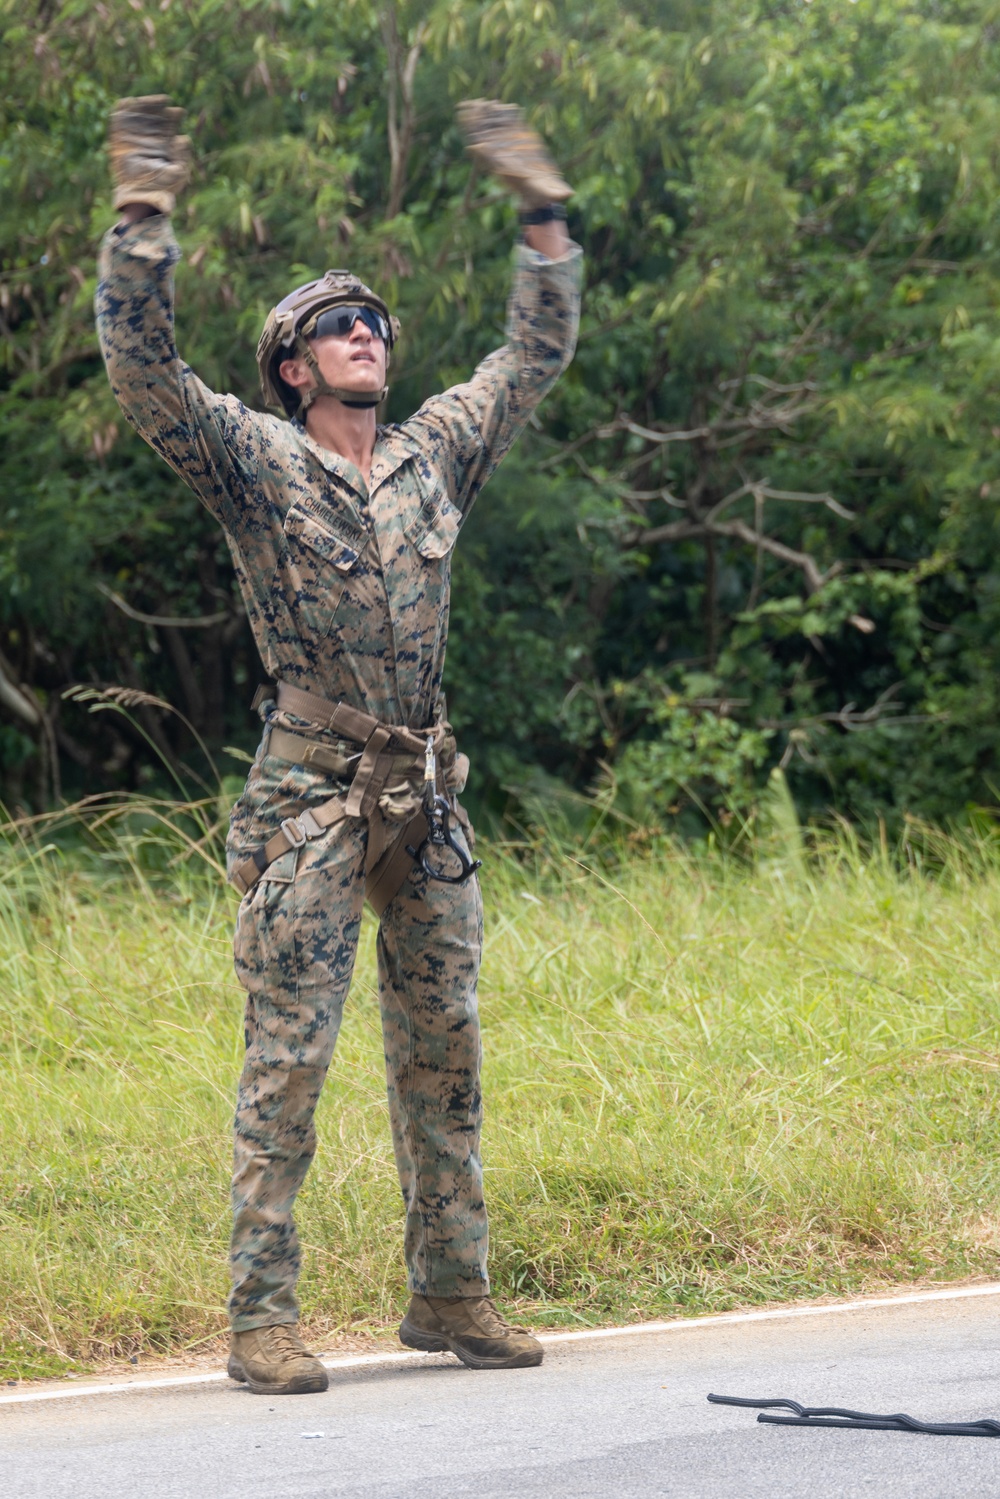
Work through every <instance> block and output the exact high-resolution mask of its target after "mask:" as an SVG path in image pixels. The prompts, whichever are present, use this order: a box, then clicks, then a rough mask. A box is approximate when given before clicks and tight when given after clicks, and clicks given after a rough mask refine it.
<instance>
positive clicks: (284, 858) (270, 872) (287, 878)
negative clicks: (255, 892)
mask: <svg viewBox="0 0 1000 1499" xmlns="http://www.w3.org/2000/svg"><path fill="white" fill-rule="evenodd" d="M298 856H299V851H298V849H297V848H289V849H286V851H285V852H284V853H283V854H280V855H279V857H278V858H277V859H275V860H274V862H273V863H272V864H269V865H268V866H267V868H266V869H265V870H264V873H263V874H262V875H261V877H260V883H261V884H262V885H290V884H291V883H292V881H293V880H294V879H295V865H296V863H297V862H298Z"/></svg>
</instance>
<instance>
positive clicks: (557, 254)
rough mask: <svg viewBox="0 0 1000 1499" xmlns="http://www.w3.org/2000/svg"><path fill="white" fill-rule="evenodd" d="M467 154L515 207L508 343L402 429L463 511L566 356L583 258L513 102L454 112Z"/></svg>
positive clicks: (536, 142)
mask: <svg viewBox="0 0 1000 1499" xmlns="http://www.w3.org/2000/svg"><path fill="white" fill-rule="evenodd" d="M459 122H460V124H461V126H462V128H463V130H464V131H465V134H466V138H467V142H468V149H469V154H470V155H471V156H472V157H473V158H474V159H475V160H476V161H477V162H479V163H480V164H481V165H483V166H484V167H486V169H487V170H489V171H491V172H493V173H495V175H497V176H498V177H500V179H501V181H503V182H504V183H505V184H506V185H507V186H508V187H509V188H510V189H511V191H512V192H514V193H515V194H516V195H517V197H518V199H519V202H520V207H521V221H522V224H523V226H524V239H525V243H524V244H523V245H521V246H520V247H519V248H518V250H517V252H516V259H515V273H514V284H513V287H512V288H511V294H510V300H509V302H508V304H507V342H506V343H505V345H504V346H503V348H501V349H497V350H496V351H495V353H493V354H490V355H488V357H487V358H486V359H484V360H483V362H482V363H481V364H480V365H479V366H478V368H477V369H476V372H475V374H474V375H473V376H472V379H471V380H469V381H467V382H466V383H465V384H463V385H455V386H453V387H452V388H451V389H450V390H446V391H445V392H444V393H443V394H442V395H439V396H433V397H432V398H431V399H430V400H429V401H426V402H425V403H424V405H423V406H422V407H421V408H420V410H419V411H418V412H417V413H416V415H415V416H413V417H411V418H410V420H409V421H408V422H406V423H405V424H404V425H405V429H406V430H407V431H408V432H414V435H417V436H419V437H421V438H422V439H423V440H424V443H425V445H426V444H427V442H428V440H430V446H431V448H432V449H433V447H434V446H438V447H439V448H440V451H441V464H440V467H441V469H442V470H443V472H444V474H445V476H446V480H447V485H448V494H449V499H450V500H451V501H452V503H453V504H454V505H456V506H457V507H458V509H459V510H461V511H462V512H463V513H465V512H467V511H468V510H469V508H470V506H471V505H472V503H473V501H474V500H475V498H476V495H477V494H478V493H479V490H480V489H481V488H482V486H483V485H484V484H485V483H486V480H487V479H488V478H489V477H490V475H491V474H492V473H493V471H494V470H495V469H496V467H497V465H498V464H499V463H500V461H501V459H502V458H503V457H504V455H505V454H506V453H507V452H508V451H509V450H510V448H511V446H512V444H513V443H514V441H515V440H516V438H517V437H518V435H519V434H520V432H521V431H522V430H523V428H524V427H525V426H526V424H527V422H528V419H529V417H530V416H531V413H532V412H533V411H534V409H535V407H536V406H537V405H538V403H539V402H540V401H541V400H542V398H543V397H544V396H545V395H546V394H547V393H548V391H550V390H551V389H552V386H553V385H554V384H555V382H556V380H558V378H559V376H560V375H561V374H562V372H563V370H564V369H565V368H566V366H567V365H568V364H569V362H570V360H571V359H572V358H573V351H574V349H575V348H576V335H577V329H578V326H579V321H580V281H581V277H582V269H583V256H582V252H581V250H580V248H579V246H578V245H574V244H573V242H572V240H570V238H569V236H568V235H567V233H566V225H565V219H566V214H565V210H564V209H563V208H562V207H561V203H562V201H563V200H564V199H565V198H568V197H569V196H570V191H571V190H570V188H569V187H568V186H567V184H566V182H565V181H564V180H563V178H562V177H561V176H560V174H559V171H558V169H557V168H556V166H555V165H554V163H553V162H552V159H551V157H550V156H549V154H548V152H547V151H546V149H545V147H544V145H543V144H542V142H541V140H540V139H539V137H538V136H537V135H536V133H535V132H534V131H533V130H532V129H531V128H530V127H529V126H528V125H526V124H525V122H524V119H523V116H522V114H521V111H520V110H519V109H518V108H517V106H516V105H512V104H500V103H498V102H496V101H494V100H485V99H473V100H469V101H467V102H466V103H465V104H463V105H460V106H459Z"/></svg>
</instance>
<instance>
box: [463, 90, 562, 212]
mask: <svg viewBox="0 0 1000 1499" xmlns="http://www.w3.org/2000/svg"><path fill="white" fill-rule="evenodd" d="M457 113H458V124H459V129H460V130H461V131H462V133H463V135H464V136H465V141H466V150H467V151H468V153H469V155H470V156H471V157H472V159H473V161H476V162H478V163H479V165H480V166H481V167H482V168H483V169H484V170H485V171H487V172H492V174H493V176H494V177H499V178H500V181H501V182H503V183H504V184H505V185H506V186H507V187H509V188H510V190H511V192H512V193H516V194H517V196H518V197H519V198H520V199H521V202H522V203H523V204H524V207H525V208H528V209H531V208H541V207H543V206H544V204H546V203H561V202H562V201H563V199H564V198H569V197H572V195H573V189H572V188H571V187H570V186H569V185H568V183H567V182H566V181H565V179H564V178H563V176H562V174H561V173H560V171H559V168H558V167H557V166H556V164H555V162H554V161H553V160H552V157H551V156H550V155H549V153H548V151H547V150H546V149H545V146H544V144H543V142H542V139H541V137H540V136H539V135H538V133H537V131H535V130H533V129H532V128H531V126H530V125H529V124H527V122H526V121H525V118H524V115H523V113H522V111H521V110H520V109H519V108H518V106H517V105H516V104H501V103H500V101H499V99H466V100H464V101H463V102H462V103H461V104H460V105H459V106H458V111H457Z"/></svg>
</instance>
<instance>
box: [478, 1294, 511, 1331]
mask: <svg viewBox="0 0 1000 1499" xmlns="http://www.w3.org/2000/svg"><path fill="white" fill-rule="evenodd" d="M478 1311H479V1320H480V1321H481V1322H482V1324H483V1327H484V1328H485V1329H486V1331H487V1332H491V1333H501V1334H504V1333H508V1332H516V1331H517V1328H516V1327H514V1326H512V1324H511V1323H510V1322H508V1321H507V1318H506V1317H505V1316H504V1315H503V1313H502V1312H501V1311H500V1310H499V1309H498V1307H497V1304H496V1302H495V1301H494V1300H493V1297H492V1296H484V1297H483V1298H482V1300H481V1301H480V1303H479V1307H478Z"/></svg>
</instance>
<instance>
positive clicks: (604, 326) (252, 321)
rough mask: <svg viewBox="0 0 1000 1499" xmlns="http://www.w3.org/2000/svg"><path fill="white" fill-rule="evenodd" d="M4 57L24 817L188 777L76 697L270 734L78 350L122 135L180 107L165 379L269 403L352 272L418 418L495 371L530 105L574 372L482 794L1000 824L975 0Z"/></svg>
mask: <svg viewBox="0 0 1000 1499" xmlns="http://www.w3.org/2000/svg"><path fill="white" fill-rule="evenodd" d="M0 27H2V33H3V43H4V45H3V49H2V54H0V70H2V74H3V85H4V87H3V103H2V105H0V110H2V114H0V120H2V126H0V129H2V144H0V184H2V188H3V192H2V195H0V318H2V321H0V334H2V340H3V342H2V350H3V364H2V368H0V403H2V406H3V417H4V430H5V434H6V435H5V443H4V447H3V450H2V452H0V472H2V479H3V488H2V498H0V570H2V583H3V586H2V587H0V719H2V723H0V763H2V765H3V769H4V782H5V788H6V795H7V798H8V800H14V801H17V800H26V801H34V802H36V803H37V802H38V801H40V800H41V799H43V798H45V797H51V796H52V795H53V794H58V791H59V789H60V786H61V785H62V786H65V787H66V788H83V787H85V788H87V789H96V788H97V787H99V786H101V785H108V784H127V785H136V784H140V783H141V782H142V781H143V779H144V778H148V777H149V776H150V775H151V774H154V773H155V770H154V767H153V766H152V765H151V763H150V756H149V751H148V746H147V744H146V742H145V740H144V739H142V738H141V736H140V735H139V734H136V735H135V736H134V737H132V738H130V737H127V736H128V735H129V734H130V730H129V728H128V725H127V723H126V721H125V720H123V719H121V718H120V717H118V716H113V715H100V716H98V717H96V718H94V717H87V716H86V714H85V712H84V710H83V708H82V707H79V706H76V705H74V704H73V703H72V702H67V701H65V700H64V699H63V697H62V692H63V690H64V689H65V688H67V687H68V686H70V685H72V684H74V683H77V682H93V683H101V682H118V683H122V684H124V685H127V686H133V687H142V688H144V689H146V690H147V691H149V692H151V693H156V694H161V695H162V696H164V697H165V698H167V699H169V700H171V701H174V702H176V703H177V704H178V706H180V707H181V708H183V710H184V712H185V713H186V715H187V716H188V718H189V719H190V720H191V722H192V723H193V724H194V726H195V727H196V728H197V729H198V731H199V732H201V733H202V734H204V736H205V737H206V739H207V740H208V741H209V743H210V744H211V745H212V746H213V747H218V746H219V745H220V744H222V743H237V744H243V745H245V746H246V745H250V744H251V743H252V740H253V722H252V720H251V719H250V718H249V716H248V712H247V709H246V699H247V697H248V696H249V693H250V690H251V688H252V685H253V683H254V682H255V680H256V679H257V673H258V671H259V668H258V667H257V664H256V661H255V653H254V650H253V646H252V642H251V640H250V637H249V632H248V630H247V628H246V626H245V624H244V623H243V620H242V613H241V608H240V604H239V601H238V598H237V596H236V594H235V590H234V586H233V581H232V577H231V572H230V569H229V563H228V558H227V554H226V551H225V547H224V545H223V544H222V542H221V538H220V536H219V535H218V533H217V530H216V528H215V526H214V523H213V522H211V521H210V520H209V519H208V517H207V516H205V515H203V514H202V513H201V511H200V510H199V508H198V505H197V502H196V501H195V500H194V499H193V497H192V496H190V495H188V494H187V492H186V491H184V490H183V489H182V488H181V487H180V486H179V484H178V482H177V481H176V480H175V479H174V478H173V477H172V475H171V474H170V473H169V471H168V470H167V469H166V468H165V467H164V466H163V465H161V464H160V463H159V462H158V461H157V460H156V458H155V457H154V455H153V454H152V453H151V452H149V451H148V450H147V449H145V448H144V447H143V446H142V444H141V443H140V442H139V441H138V440H137V439H135V438H134V436H133V435H132V434H131V432H129V431H128V430H127V429H126V428H125V426H124V423H123V422H122V421H121V419H120V418H119V416H118V413H117V411H116V409H115V406H114V403H113V400H112V398H111V395H110V392H109V390H108V388H107V383H106V380H105V377H104V374H103V370H102V369H101V367H100V361H99V358H98V355H97V348H96V342H95V339H94V335H93V329H92V321H91V312H90V304H91V299H92V293H93V281H94V270H93V266H94V251H95V247H96V243H97V240H98V238H99V236H100V234H101V232H102V231H103V229H104V228H105V227H106V226H107V224H108V223H109V222H111V221H112V219H113V213H112V211H111V208H110V188H109V183H108V179H107V173H106V166H105V161H104V157H103V149H102V147H103V138H104V131H105V124H106V116H107V112H108V110H109V108H110V106H111V104H112V103H113V101H114V99H115V98H116V97H118V96H119V95H121V94H124V93H145V92H160V91H162V92H167V93H170V94H172V95H173V96H174V97H175V99H176V100H177V102H179V103H181V104H183V105H184V107H185V109H186V110H187V113H188V119H189V129H190V133H191V134H192V137H193V140H194V146H195V153H196V176H195V181H194V183H193V184H192V187H191V189H190V190H189V192H188V193H187V194H186V196H185V198H184V200H183V202H182V205H181V207H180V209H179V211H178V214H177V216H176V228H177V231H178V234H179V237H180V239H181V243H182V246H183V248H184V250H185V252H186V259H185V261H184V263H183V264H182V266H181V268H180V271H179V274H178V334H179V343H180V347H181V349H182V352H183V353H184V356H185V357H186V358H187V359H188V360H189V361H190V362H191V363H192V364H193V365H194V367H195V368H196V369H198V371H199V373H200V374H202V375H203V377H204V378H205V379H207V380H208V381H209V382H210V383H213V384H215V385H216V386H220V387H226V388H230V389H233V390H235V391H237V392H238V393H239V394H240V395H241V396H242V397H243V398H244V399H247V400H249V401H251V402H253V401H254V400H255V399H256V376H255V369H254V366H253V358H252V354H253V346H254V343H255V340H256V337H257V333H258V331H259V328H260V325H261V323H262V321H263V318H264V316H265V314H266V311H267V309H268V307H269V306H270V305H271V303H272V302H273V301H274V300H276V299H277V297H278V296H280V295H281V294H282V293H283V292H284V290H285V289H286V288H287V287H288V286H290V285H293V284H295V283H296V281H298V280H302V279H305V277H306V276H307V275H309V274H312V273H314V272H315V271H317V270H320V269H322V268H324V267H325V266H326V265H329V264H333V265H338V264H344V263H349V264H350V265H351V266H352V267H354V268H356V269H357V270H358V271H360V272H361V273H362V274H363V275H364V276H365V279H367V280H368V281H369V282H371V283H372V284H375V285H377V286H379V287H380V288H381V289H382V290H383V291H384V293H385V294H386V296H387V297H388V299H389V300H390V301H391V302H392V304H393V305H394V306H395V307H396V309H397V310H398V311H399V314H400V317H401V319H402V321H403V324H404V337H403V341H402V343H401V345H400V349H399V356H400V357H399V358H398V359H397V360H396V363H395V365H394V371H393V373H394V384H393V389H392V393H391V395H390V416H392V417H399V416H402V415H405V414H407V413H408V411H410V410H412V409H413V408H414V406H415V405H416V404H417V403H418V402H419V401H420V400H421V399H422V397H423V396H424V395H426V394H427V393H428V392H429V391H431V390H432V389H434V388H440V387H441V386H442V385H443V384H445V383H448V382H451V381H453V380H455V379H458V378H461V377H463V376H464V375H465V373H466V372H467V371H468V369H469V367H470V365H471V364H472V363H473V361H474V360H475V359H476V358H478V357H480V356H481V355H482V354H484V353H485V352H487V351H488V349H489V348H490V347H492V346H493V345H495V343H496V342H497V340H498V339H499V337H500V336H501V330H502V319H503V304H504V297H505V292H506V286H507V281H508V256H509V247H510V243H511V241H512V238H513V236H514V234H515V232H516V221H515V216H514V212H513V208H512V206H511V204H510V203H509V202H508V201H507V199H506V198H505V196H504V194H503V192H502V190H501V189H500V188H499V186H498V185H497V184H495V183H493V182H492V181H488V180H484V179H482V178H480V177H477V176H476V174H475V173H474V172H473V171H472V170H471V169H470V167H469V165H468V163H467V162H466V160H465V158H464V156H463V154H462V151H461V143H460V140H459V137H458V134H457V132H456V130H455V128H454V124H453V108H454V103H455V101H456V100H457V99H459V98H462V97H467V96H472V95H497V96H501V97H505V98H512V99H518V100H522V101H524V102H525V103H526V104H527V105H528V107H529V110H530V113H531V115H532V117H533V119H534V120H535V121H536V123H537V124H538V125H539V126H540V127H541V128H542V129H543V131H544V132H545V133H546V134H547V136H548V138H549V139H550V141H551V142H552V145H553V147H554V149H555V151H556V154H557V155H558V156H559V159H560V160H561V161H562V162H564V163H565V165H566V169H567V172H568V175H569V176H570V179H571V180H572V182H573V183H574V186H575V187H576V189H577V192H576V197H575V198H574V200H573V203H572V205H571V225H570V227H571V229H572V231H573V233H574V234H575V236H576V237H577V238H578V239H579V240H580V242H581V243H582V244H583V246H584V249H585V251H586V254H587V264H588V284H587V292H586V302H585V313H584V321H583V327H582V331H581V341H580V348H579V352H578V356H577V359H576V361H575V363H574V365H573V366H572V368H571V370H570V371H569V373H568V374H567V376H566V378H565V379H564V381H563V382H562V383H561V384H560V386H559V387H558V388H557V390H556V392H555V393H554V394H553V396H552V397H550V399H549V400H548V402H547V403H546V405H545V406H544V407H543V409H542V412H541V421H540V425H539V427H538V428H537V429H536V430H534V431H532V432H531V433H530V434H529V435H528V437H527V438H526V440H525V441H524V442H523V443H522V445H521V446H520V448H519V450H518V451H517V453H516V454H515V455H514V456H513V457H512V458H511V459H510V460H509V461H508V463H507V464H506V465H505V466H504V468H503V469H501V471H500V474H499V475H498V476H497V478H496V480H494V482H493V484H492V485H491V487H490V489H489V490H488V491H487V493H486V496H484V499H483V501H482V503H481V505H480V507H479V508H478V510H477V512H476V513H475V514H474V516H473V519H472V520H471V522H470V525H469V528H468V530H467V531H466V533H465V536H464V538H463V545H462V547H461V548H460V550H459V554H458V558H457V563H456V575H455V576H456V583H455V601H454V610H453V624H452V637H451V650H450V655H449V668H448V686H449V696H450V700H451V707H452V713H453V717H454V719H455V722H456V724H457V725H458V726H459V727H460V729H461V731H462V737H463V741H464V744H465V747H466V748H468V749H470V751H471V753H472V755H473V763H474V767H475V773H476V778H477V779H476V781H475V783H474V784H475V789H476V792H477V794H478V796H479V798H480V801H481V802H485V803H486V804H488V805H489V806H490V807H491V808H492V809H493V810H494V811H495V812H497V813H502V812H503V811H504V810H509V809H510V798H511V796H512V795H513V796H514V797H515V798H516V797H518V796H520V797H521V799H522V801H524V800H525V799H526V798H528V796H529V792H531V788H535V791H536V792H537V788H538V786H539V785H541V786H543V787H547V788H548V791H549V793H551V792H552V791H553V790H554V788H556V787H558V786H559V785H565V784H568V785H570V786H572V787H575V788H576V789H577V790H578V791H584V792H586V791H588V790H591V791H592V790H593V789H594V788H597V789H598V790H599V791H600V797H599V798H598V799H599V801H601V804H602V805H603V806H605V808H606V807H607V806H608V805H612V806H614V807H616V808H617V809H618V810H620V811H621V812H622V813H623V815H626V816H627V817H628V818H629V819H631V820H632V821H636V822H638V823H639V824H640V825H641V826H648V825H652V824H661V823H662V822H663V821H664V820H667V821H669V820H671V819H676V818H680V819H681V820H682V825H690V826H696V825H699V824H700V823H701V821H702V819H703V818H704V817H705V815H706V814H707V815H708V816H710V817H713V818H714V817H717V816H719V815H723V816H725V815H726V814H727V812H728V811H731V810H733V809H738V808H742V807H745V806H747V805H749V804H750V803H751V802H752V801H753V799H754V796H755V794H756V788H758V787H759V786H761V785H762V784H763V782H764V779H765V778H766V775H767V773H768V771H769V770H770V768H771V767H772V766H773V765H774V764H776V763H780V764H782V765H783V766H784V767H785V768H786V770H787V774H788V777H789V781H790V784H791V786H792V789H793V791H794V794H795V796H796V798H797V800H798V801H799V803H800V805H802V806H805V807H807V808H808V809H810V810H814V811H816V812H819V811H821V810H823V809H824V808H828V807H831V806H832V807H835V808H837V809H838V810H840V811H842V812H845V813H848V814H850V815H855V816H862V817H866V816H870V815H873V814H874V813H875V812H881V813H883V814H884V815H887V816H889V817H890V818H891V817H892V816H899V815H901V814H902V812H903V811H905V810H912V811H915V812H921V813H923V814H927V815H931V816H934V817H947V816H951V815H954V814H955V813H956V812H960V811H961V810H962V809H963V808H964V807H966V806H968V805H970V804H975V803H981V802H987V801H992V800H993V790H992V788H993V786H994V784H995V783H996V780H997V779H998V777H1000V766H998V765H997V757H998V751H1000V744H998V730H997V728H996V724H997V712H996V707H995V700H996V695H997V690H996V685H995V684H996V681H997V667H998V664H1000V663H998V661H997V652H998V645H997V642H998V640H1000V629H998V625H1000V618H998V614H1000V582H998V575H997V568H996V564H995V563H994V550H995V545H996V535H995V528H996V525H997V521H996V505H995V496H996V492H997V491H996V486H997V483H998V480H997V476H996V473H995V466H996V464H995V458H994V452H995V448H996V439H997V436H998V435H1000V416H998V415H997V407H996V400H995V393H996V385H997V380H998V376H1000V354H998V350H1000V343H998V337H997V327H996V322H995V314H994V306H995V301H996V288H997V271H998V249H997V208H996V198H997V195H996V180H995V179H996V149H995V141H996V139H997V123H998V121H997V115H998V103H997V91H996V83H995V79H996V76H997V63H998V31H997V17H996V15H995V13H994V9H993V8H992V7H991V6H990V5H988V4H985V3H972V0H968V3H961V0H921V3H906V0H857V3H856V4H852V3H850V0H813V3H812V4H807V3H804V0H760V3H756V4H755V3H751V0H717V3H715V4H712V5H709V6H705V5H703V4H701V5H695V4H693V3H685V0H657V3H656V4H653V3H645V4H643V3H632V4H629V5H627V6H624V7H623V6H622V5H620V4H618V3H614V4H612V3H611V0H596V3H588V4H587V5H583V4H582V3H578V0H558V3H556V0H473V3H469V0H460V3H459V0H432V3H423V4H418V3H416V0H398V3H392V0H385V3H383V4H372V3H366V0H355V3H353V4H346V5H341V6H337V7H320V6H317V5H315V4H311V3H307V0H281V3H279V0H239V3H233V0H230V3H228V4H226V5H225V6H223V5H221V4H218V3H217V0H159V3H155V4H154V3H152V0H150V3H147V0H105V3H102V4H98V5H96V6H95V5H93V4H87V5H84V4H81V3H78V0H72V3H63V4H58V3H55V0H16V3H15V0H0ZM142 712H143V713H144V715H145V717H144V719H143V722H142V725H141V727H142V728H143V730H144V731H145V732H146V733H148V734H150V735H151V736H152V737H153V738H154V740H155V741H156V743H157V744H158V745H159V747H160V749H161V752H162V754H163V755H164V756H165V757H166V758H167V759H170V760H174V761H176V760H179V759H183V760H190V761H191V763H192V764H194V755H195V750H194V747H193V741H192V740H191V739H190V737H185V735H186V731H185V730H184V729H183V726H182V725H180V724H179V722H177V721H174V720H172V719H170V718H165V717H164V716H163V715H161V714H159V713H157V711H156V710H155V708H147V709H144V710H142ZM531 794H535V793H533V792H532V793H531Z"/></svg>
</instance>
